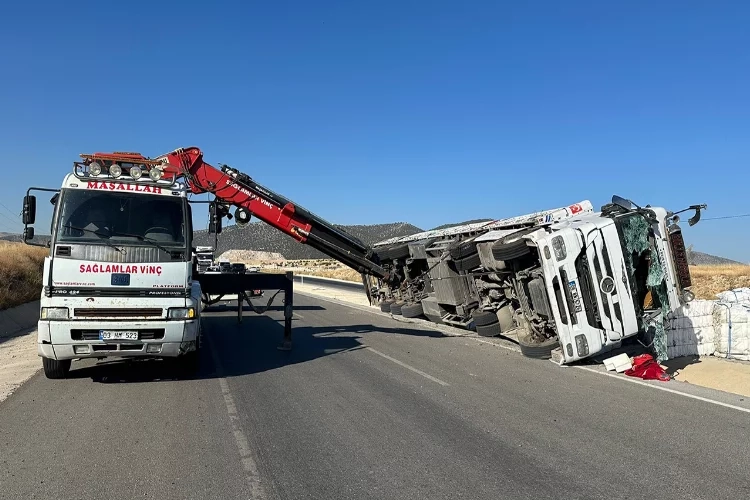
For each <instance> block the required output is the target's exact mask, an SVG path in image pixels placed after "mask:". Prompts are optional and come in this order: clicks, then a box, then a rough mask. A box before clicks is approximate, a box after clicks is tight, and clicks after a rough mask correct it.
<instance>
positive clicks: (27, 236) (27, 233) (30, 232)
mask: <svg viewBox="0 0 750 500" xmlns="http://www.w3.org/2000/svg"><path fill="white" fill-rule="evenodd" d="M33 239H34V228H33V227H25V228H24V229H23V241H24V243H26V242H27V241H29V240H33Z"/></svg>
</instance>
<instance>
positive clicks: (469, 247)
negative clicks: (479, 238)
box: [450, 241, 477, 260]
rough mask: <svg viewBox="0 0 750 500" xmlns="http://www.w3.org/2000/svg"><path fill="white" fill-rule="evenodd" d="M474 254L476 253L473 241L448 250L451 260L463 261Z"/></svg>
mask: <svg viewBox="0 0 750 500" xmlns="http://www.w3.org/2000/svg"><path fill="white" fill-rule="evenodd" d="M475 253H477V244H476V242H474V241H464V242H461V243H458V244H455V246H452V247H451V249H450V254H451V257H453V260H459V259H463V258H466V257H469V256H471V255H474V254H475Z"/></svg>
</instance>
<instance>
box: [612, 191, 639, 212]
mask: <svg viewBox="0 0 750 500" xmlns="http://www.w3.org/2000/svg"><path fill="white" fill-rule="evenodd" d="M612 204H613V205H617V206H618V207H622V208H624V209H625V210H635V209H637V208H638V205H636V204H635V203H633V202H632V201H630V200H627V199H625V198H623V197H621V196H617V195H613V196H612Z"/></svg>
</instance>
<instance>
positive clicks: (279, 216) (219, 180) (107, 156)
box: [87, 147, 389, 280]
mask: <svg viewBox="0 0 750 500" xmlns="http://www.w3.org/2000/svg"><path fill="white" fill-rule="evenodd" d="M87 156H88V158H90V159H92V160H93V159H98V160H105V161H106V160H111V161H117V160H119V161H124V162H134V163H139V164H144V165H146V166H147V167H151V168H159V169H160V170H162V176H163V178H164V179H169V178H173V179H175V180H177V179H179V178H183V179H184V180H185V182H186V183H187V185H188V187H189V188H190V190H191V191H192V192H193V193H196V194H201V193H211V194H213V195H214V196H216V198H217V200H220V201H221V202H222V203H224V204H227V205H234V206H237V207H241V208H244V209H245V210H247V211H248V212H250V214H251V215H255V216H256V217H257V218H258V219H260V220H262V221H263V222H265V223H267V224H269V225H271V226H273V227H275V228H276V229H278V230H280V231H282V232H284V233H286V234H288V235H289V236H291V237H292V238H294V239H295V240H297V241H298V242H300V243H303V244H307V245H310V246H311V247H313V248H315V249H317V250H319V251H321V252H323V253H324V254H326V255H328V256H330V257H332V258H334V259H336V260H338V261H340V262H342V263H343V264H346V265H347V266H349V267H351V268H352V269H355V270H356V271H358V272H359V273H361V274H363V278H364V275H370V276H375V277H378V278H381V279H385V280H388V279H389V273H388V271H386V270H385V269H384V268H383V267H381V266H380V262H379V259H378V256H377V254H376V253H375V252H374V251H373V250H372V249H371V248H370V247H369V246H368V245H366V244H364V243H363V242H362V241H360V240H359V239H358V238H356V237H354V236H352V235H350V234H348V233H346V232H344V231H342V230H340V229H339V228H337V227H335V226H334V225H333V224H331V223H330V222H328V221H326V220H324V219H323V218H321V217H319V216H317V215H315V214H313V213H312V212H310V211H309V210H307V209H305V208H303V207H300V206H299V205H296V204H295V203H292V202H291V201H290V200H288V199H287V198H285V197H284V196H281V195H279V194H277V193H275V192H273V191H271V190H270V189H268V188H266V187H264V186H262V185H260V184H258V183H257V182H255V181H254V180H253V179H252V178H251V177H250V176H248V175H247V174H244V173H242V172H239V171H238V170H236V169H233V168H231V167H228V166H223V167H222V168H221V169H217V168H216V167H214V166H212V165H210V164H209V163H207V162H205V161H204V160H203V153H202V151H201V150H200V149H199V148H197V147H188V148H180V149H176V150H174V151H172V152H170V153H167V154H165V155H162V156H159V157H157V158H154V159H146V158H145V157H143V156H141V155H140V154H136V153H94V154H93V155H87Z"/></svg>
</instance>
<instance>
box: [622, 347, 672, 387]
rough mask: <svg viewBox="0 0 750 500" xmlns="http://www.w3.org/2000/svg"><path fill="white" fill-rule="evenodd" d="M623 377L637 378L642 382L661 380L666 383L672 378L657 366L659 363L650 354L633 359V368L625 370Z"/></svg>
mask: <svg viewBox="0 0 750 500" xmlns="http://www.w3.org/2000/svg"><path fill="white" fill-rule="evenodd" d="M625 375H630V376H631V377H639V378H642V379H644V380H661V381H662V382H666V381H668V380H671V378H672V377H670V376H669V374H668V373H667V372H665V371H664V369H663V368H662V367H661V366H659V363H657V362H656V361H655V360H654V357H653V356H651V355H650V354H641V355H640V356H636V357H634V358H633V367H632V368H630V369H629V370H625Z"/></svg>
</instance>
